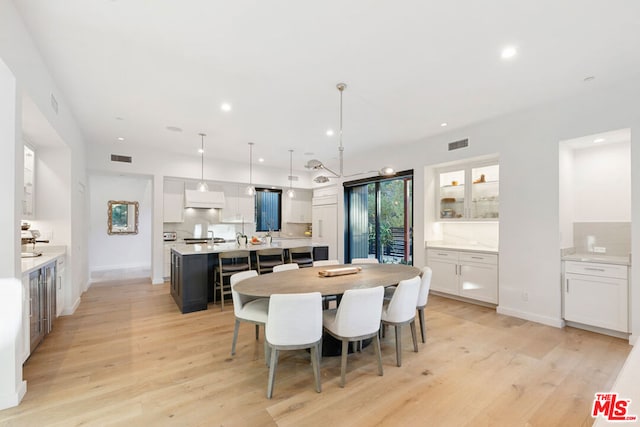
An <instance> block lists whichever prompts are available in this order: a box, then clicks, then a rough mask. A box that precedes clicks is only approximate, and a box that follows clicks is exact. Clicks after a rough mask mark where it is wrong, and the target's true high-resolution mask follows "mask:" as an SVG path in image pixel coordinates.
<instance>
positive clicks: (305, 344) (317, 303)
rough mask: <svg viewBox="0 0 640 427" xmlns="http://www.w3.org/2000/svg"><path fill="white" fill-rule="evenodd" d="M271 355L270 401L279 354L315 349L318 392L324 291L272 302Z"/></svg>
mask: <svg viewBox="0 0 640 427" xmlns="http://www.w3.org/2000/svg"><path fill="white" fill-rule="evenodd" d="M265 337H266V341H267V346H268V350H269V351H270V352H271V357H270V363H269V381H268V383H267V398H269V399H271V396H272V395H273V386H274V380H275V373H276V367H277V363H278V352H279V351H280V350H297V349H307V348H309V349H311V363H312V366H313V376H314V379H315V385H316V391H317V392H318V393H320V391H321V390H322V388H321V385H320V351H321V350H320V346H321V343H322V297H321V295H320V292H310V293H304V294H273V295H271V298H270V299H269V315H268V316H267V324H266V327H265Z"/></svg>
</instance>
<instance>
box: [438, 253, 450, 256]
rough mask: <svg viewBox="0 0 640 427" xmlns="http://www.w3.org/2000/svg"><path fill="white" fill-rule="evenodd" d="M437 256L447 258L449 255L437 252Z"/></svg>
mask: <svg viewBox="0 0 640 427" xmlns="http://www.w3.org/2000/svg"><path fill="white" fill-rule="evenodd" d="M438 255H440V256H449V254H443V253H441V252H438Z"/></svg>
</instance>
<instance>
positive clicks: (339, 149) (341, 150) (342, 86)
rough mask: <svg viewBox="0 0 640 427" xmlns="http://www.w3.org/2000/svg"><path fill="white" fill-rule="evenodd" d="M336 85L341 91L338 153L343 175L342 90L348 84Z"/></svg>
mask: <svg viewBox="0 0 640 427" xmlns="http://www.w3.org/2000/svg"><path fill="white" fill-rule="evenodd" d="M336 87H337V88H338V90H339V91H340V146H339V147H338V152H339V153H338V154H339V155H340V176H342V175H343V174H344V159H343V157H344V156H343V153H344V147H343V145H342V92H344V90H345V89H346V88H347V85H346V84H345V83H338V84H337V85H336Z"/></svg>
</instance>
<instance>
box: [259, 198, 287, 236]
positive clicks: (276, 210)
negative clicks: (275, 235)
mask: <svg viewBox="0 0 640 427" xmlns="http://www.w3.org/2000/svg"><path fill="white" fill-rule="evenodd" d="M281 219H282V190H271V189H268V188H256V231H269V230H271V231H280V227H281V225H282V220H281Z"/></svg>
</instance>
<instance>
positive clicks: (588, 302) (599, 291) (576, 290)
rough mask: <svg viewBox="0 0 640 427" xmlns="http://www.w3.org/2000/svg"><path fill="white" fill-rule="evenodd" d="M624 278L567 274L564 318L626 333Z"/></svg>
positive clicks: (627, 330)
mask: <svg viewBox="0 0 640 427" xmlns="http://www.w3.org/2000/svg"><path fill="white" fill-rule="evenodd" d="M627 307H628V305H627V280H626V279H614V278H609V277H593V276H586V275H582V274H570V273H568V274H566V275H565V281H564V318H565V320H569V321H573V322H578V323H583V324H585V325H592V326H599V327H601V328H606V329H612V330H614V331H621V332H629V327H628V324H627V311H628V308H627Z"/></svg>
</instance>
